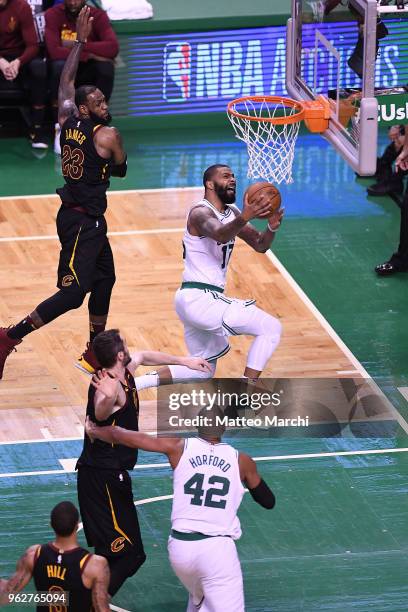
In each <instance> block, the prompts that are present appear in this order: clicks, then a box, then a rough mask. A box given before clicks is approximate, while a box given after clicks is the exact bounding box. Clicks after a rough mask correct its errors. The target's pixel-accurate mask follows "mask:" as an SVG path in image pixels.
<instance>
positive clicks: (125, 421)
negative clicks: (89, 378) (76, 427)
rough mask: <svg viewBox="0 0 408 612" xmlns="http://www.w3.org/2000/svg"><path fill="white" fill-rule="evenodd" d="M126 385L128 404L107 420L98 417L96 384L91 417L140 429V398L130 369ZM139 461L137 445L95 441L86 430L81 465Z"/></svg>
mask: <svg viewBox="0 0 408 612" xmlns="http://www.w3.org/2000/svg"><path fill="white" fill-rule="evenodd" d="M125 379H126V385H124V384H123V383H122V382H121V383H120V384H121V385H122V387H123V389H124V391H125V393H126V401H125V404H124V405H123V406H122V408H120V409H119V410H117V411H116V412H114V413H113V414H111V416H110V417H109V418H107V419H106V420H105V421H97V419H96V417H95V405H94V398H95V392H96V389H95V387H93V386H92V385H90V387H89V391H88V405H87V408H86V414H87V416H89V418H90V419H91V421H93V422H94V423H97V424H98V425H101V426H103V425H117V426H118V427H124V428H125V429H130V430H132V431H138V429H139V398H138V395H137V389H136V384H135V379H134V378H133V376H132V375H131V373H130V372H129V370H126V372H125ZM136 461H137V448H129V447H127V446H123V445H122V444H108V443H107V442H102V440H94V442H91V440H90V439H89V437H88V436H87V435H86V434H85V438H84V448H83V450H82V453H81V456H80V457H79V459H78V466H88V467H95V468H99V469H112V470H115V469H117V470H132V469H133V468H134V467H135V464H136Z"/></svg>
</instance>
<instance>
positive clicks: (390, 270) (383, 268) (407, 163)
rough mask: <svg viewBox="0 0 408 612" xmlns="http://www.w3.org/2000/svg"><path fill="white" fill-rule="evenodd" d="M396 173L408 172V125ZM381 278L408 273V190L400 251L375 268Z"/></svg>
mask: <svg viewBox="0 0 408 612" xmlns="http://www.w3.org/2000/svg"><path fill="white" fill-rule="evenodd" d="M395 169H396V172H398V173H399V172H401V171H402V172H407V171H408V125H406V126H405V136H404V143H403V147H402V149H401V152H400V153H399V155H398V157H397V159H396V160H395ZM375 271H376V272H377V274H378V275H379V276H390V275H391V274H395V273H397V272H408V189H406V190H405V195H404V197H403V200H402V202H401V221H400V241H399V245H398V251H397V252H396V253H393V255H392V256H391V258H390V259H389V260H388V261H385V262H384V263H382V264H379V265H378V266H376V267H375Z"/></svg>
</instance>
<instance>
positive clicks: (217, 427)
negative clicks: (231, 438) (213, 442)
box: [197, 405, 225, 438]
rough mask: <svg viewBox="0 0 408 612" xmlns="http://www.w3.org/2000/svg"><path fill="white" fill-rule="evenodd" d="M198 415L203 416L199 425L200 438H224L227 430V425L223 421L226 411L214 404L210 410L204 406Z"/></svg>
mask: <svg viewBox="0 0 408 612" xmlns="http://www.w3.org/2000/svg"><path fill="white" fill-rule="evenodd" d="M198 416H199V417H202V418H201V419H200V421H199V425H198V427H197V433H198V435H199V437H200V438H222V435H223V434H224V432H225V425H224V424H223V422H222V420H223V418H224V412H223V411H222V410H221V408H220V407H219V406H216V405H214V406H212V408H210V410H208V409H207V408H202V409H201V410H200V412H199V413H198ZM205 419H206V420H205Z"/></svg>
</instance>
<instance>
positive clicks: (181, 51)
mask: <svg viewBox="0 0 408 612" xmlns="http://www.w3.org/2000/svg"><path fill="white" fill-rule="evenodd" d="M190 95H191V45H190V43H188V42H177V43H168V44H167V45H166V46H165V48H164V67H163V98H164V99H165V100H167V101H168V102H185V101H186V100H188V98H189V97H190Z"/></svg>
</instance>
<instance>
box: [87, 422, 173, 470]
mask: <svg viewBox="0 0 408 612" xmlns="http://www.w3.org/2000/svg"><path fill="white" fill-rule="evenodd" d="M85 431H86V433H87V435H88V436H89V437H90V438H91V440H92V439H95V438H96V439H97V440H102V441H103V442H108V444H123V446H129V447H130V448H140V449H141V450H145V451H150V452H152V453H163V455H167V456H168V458H169V461H170V464H171V466H172V467H173V468H174V467H176V465H177V463H178V460H179V459H180V457H181V455H182V453H183V447H184V441H183V440H181V439H180V438H155V437H154V436H149V435H147V434H144V433H140V432H139V431H131V430H129V429H124V428H123V427H116V426H114V427H112V426H109V427H98V426H97V425H95V423H93V422H92V421H91V420H90V419H89V417H87V418H86V420H85Z"/></svg>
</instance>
